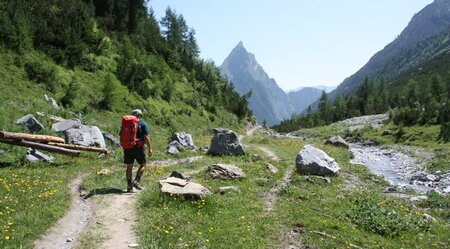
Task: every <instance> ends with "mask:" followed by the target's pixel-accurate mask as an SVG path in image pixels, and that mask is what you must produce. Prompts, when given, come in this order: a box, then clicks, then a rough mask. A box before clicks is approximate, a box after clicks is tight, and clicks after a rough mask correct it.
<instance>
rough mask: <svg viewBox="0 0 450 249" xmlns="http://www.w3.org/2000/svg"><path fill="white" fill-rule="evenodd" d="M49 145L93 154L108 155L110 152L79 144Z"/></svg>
mask: <svg viewBox="0 0 450 249" xmlns="http://www.w3.org/2000/svg"><path fill="white" fill-rule="evenodd" d="M48 144H49V145H53V146H58V147H62V148H68V149H74V150H85V151H93V152H99V153H105V154H107V153H108V150H107V149H106V148H99V147H88V146H83V145H77V144H61V143H52V142H50V143H48Z"/></svg>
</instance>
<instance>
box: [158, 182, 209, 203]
mask: <svg viewBox="0 0 450 249" xmlns="http://www.w3.org/2000/svg"><path fill="white" fill-rule="evenodd" d="M159 184H160V185H161V191H162V192H163V193H168V194H171V195H180V196H185V197H194V198H200V199H201V198H203V197H205V196H207V195H210V194H211V191H209V189H207V188H205V187H203V186H202V185H200V184H198V183H194V182H188V181H186V180H183V179H180V178H176V177H169V178H167V179H164V180H160V181H159Z"/></svg>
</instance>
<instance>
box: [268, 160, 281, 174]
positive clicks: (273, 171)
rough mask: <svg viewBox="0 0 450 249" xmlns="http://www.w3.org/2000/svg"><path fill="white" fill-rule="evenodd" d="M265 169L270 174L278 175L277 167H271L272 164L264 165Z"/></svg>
mask: <svg viewBox="0 0 450 249" xmlns="http://www.w3.org/2000/svg"><path fill="white" fill-rule="evenodd" d="M266 167H267V169H268V170H269V171H270V173H272V174H276V173H278V169H277V167H275V166H273V165H272V164H270V163H266Z"/></svg>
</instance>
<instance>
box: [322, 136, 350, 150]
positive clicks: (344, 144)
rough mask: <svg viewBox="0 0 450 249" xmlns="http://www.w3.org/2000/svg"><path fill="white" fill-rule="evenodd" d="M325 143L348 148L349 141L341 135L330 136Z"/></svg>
mask: <svg viewBox="0 0 450 249" xmlns="http://www.w3.org/2000/svg"><path fill="white" fill-rule="evenodd" d="M325 144H330V145H333V146H336V147H343V148H346V149H348V143H347V142H346V141H345V140H344V139H343V138H342V137H341V136H334V137H330V138H329V139H327V141H325Z"/></svg>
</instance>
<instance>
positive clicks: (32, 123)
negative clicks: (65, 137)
mask: <svg viewBox="0 0 450 249" xmlns="http://www.w3.org/2000/svg"><path fill="white" fill-rule="evenodd" d="M15 123H16V124H17V125H24V126H25V127H26V128H27V129H28V130H29V131H30V132H38V131H40V130H42V129H43V128H44V126H43V125H42V124H41V123H39V121H38V120H37V119H36V118H35V117H34V116H33V115H32V114H28V115H25V116H23V117H21V118H20V119H18V120H16V122H15Z"/></svg>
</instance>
